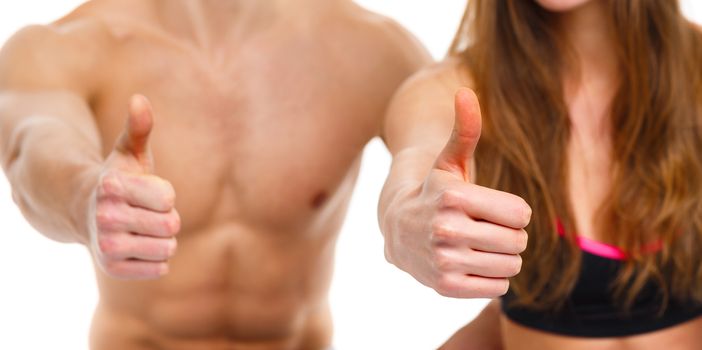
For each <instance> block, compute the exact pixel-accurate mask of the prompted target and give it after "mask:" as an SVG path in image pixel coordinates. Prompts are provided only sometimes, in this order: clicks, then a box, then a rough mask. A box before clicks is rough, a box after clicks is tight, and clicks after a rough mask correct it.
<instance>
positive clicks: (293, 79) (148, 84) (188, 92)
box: [93, 51, 384, 229]
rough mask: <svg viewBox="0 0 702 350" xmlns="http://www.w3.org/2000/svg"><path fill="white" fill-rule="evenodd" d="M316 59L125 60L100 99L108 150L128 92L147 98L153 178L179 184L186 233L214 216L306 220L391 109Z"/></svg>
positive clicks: (346, 177)
mask: <svg viewBox="0 0 702 350" xmlns="http://www.w3.org/2000/svg"><path fill="white" fill-rule="evenodd" d="M265 53H266V52H265V51H261V52H259V54H265ZM151 54H152V55H153V53H151ZM307 55H309V53H308V54H307ZM319 56H320V57H313V56H310V57H305V56H304V55H303V58H305V59H300V57H298V58H296V59H294V60H291V59H287V60H286V59H285V58H284V57H268V58H262V59H261V60H260V61H259V62H252V59H253V58H252V57H245V58H244V59H237V60H234V61H236V62H235V63H236V64H234V63H232V64H228V63H226V62H224V61H226V60H225V59H220V60H213V62H216V63H217V66H216V67H207V66H204V65H203V62H201V61H197V60H195V61H192V60H186V59H183V58H178V59H174V60H170V59H169V58H168V57H166V56H164V57H161V59H160V60H157V59H151V60H139V59H138V58H136V57H134V55H131V54H130V55H127V56H126V57H123V64H120V65H118V66H117V69H116V70H115V71H114V72H112V74H111V75H112V78H111V79H110V80H109V81H107V82H106V84H105V86H106V88H105V89H103V93H101V94H100V95H99V96H98V98H96V100H95V102H94V105H93V108H94V109H95V112H96V115H97V118H98V124H99V127H100V131H101V134H102V136H103V145H104V148H105V152H109V149H110V148H111V146H112V144H113V142H114V140H115V139H116V137H117V135H118V134H119V132H120V131H121V129H122V127H123V124H124V121H125V116H126V101H128V98H129V96H130V95H132V94H135V93H140V94H144V95H145V96H146V97H147V98H149V99H150V100H151V102H152V104H153V107H154V112H155V121H154V124H155V125H154V131H153V136H152V139H151V141H152V149H153V154H154V161H155V169H156V173H157V175H159V176H162V177H164V178H166V179H167V180H169V181H171V182H172V183H173V184H174V187H175V188H176V191H177V196H178V202H177V203H178V205H179V210H180V211H181V214H182V216H183V224H184V228H186V229H187V226H188V224H189V223H192V224H193V226H198V224H205V223H206V222H209V221H211V220H216V219H222V220H242V221H246V220H251V221H255V222H258V221H261V222H269V223H279V224H280V225H283V226H285V225H287V224H293V223H300V221H301V220H303V219H304V218H307V217H311V216H313V215H314V212H315V210H316V209H318V208H319V207H320V206H322V205H324V204H325V203H326V202H327V201H328V200H329V199H333V196H334V195H335V194H336V192H337V191H338V189H339V188H341V187H345V186H343V185H344V184H345V183H347V182H348V181H352V180H353V179H352V178H353V177H354V176H355V173H356V171H357V165H358V158H359V156H360V153H361V151H362V149H363V146H364V145H365V144H366V143H367V141H368V140H369V139H371V138H372V137H373V136H375V135H376V134H377V132H378V130H379V128H380V123H381V116H382V108H383V107H384V106H380V105H379V104H378V103H377V102H375V101H376V99H374V98H373V96H372V88H368V89H367V91H362V90H361V89H360V87H361V84H360V83H359V77H358V76H357V75H354V74H348V72H346V73H344V72H338V71H336V70H335V69H334V68H333V66H334V64H333V62H327V61H324V60H323V59H328V58H329V57H326V56H325V55H323V54H320V55H319ZM156 57H157V56H156ZM264 57H265V55H264ZM364 94H367V95H368V96H367V98H366V97H365V96H364ZM346 187H347V186H346ZM189 219H190V220H189ZM303 221H304V220H303Z"/></svg>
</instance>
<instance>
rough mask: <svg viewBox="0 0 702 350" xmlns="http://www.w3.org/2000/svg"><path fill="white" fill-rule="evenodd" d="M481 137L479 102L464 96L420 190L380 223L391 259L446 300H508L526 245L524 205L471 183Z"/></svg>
mask: <svg viewBox="0 0 702 350" xmlns="http://www.w3.org/2000/svg"><path fill="white" fill-rule="evenodd" d="M480 131H481V116H480V106H479V104H478V100H477V97H476V96H475V94H474V93H473V92H472V91H471V90H469V89H461V90H459V91H458V93H457V94H456V97H455V122H454V128H453V133H452V135H451V138H450V139H449V141H448V143H447V144H446V146H445V147H444V149H443V151H441V153H440V154H439V156H438V157H437V159H436V161H435V163H434V166H433V168H432V169H431V170H430V172H429V175H428V176H427V177H426V179H425V180H424V183H423V184H422V185H421V187H420V188H416V189H414V190H412V191H409V192H406V193H405V194H404V195H398V197H396V198H395V199H394V200H393V203H392V204H391V205H390V208H391V209H388V214H387V215H388V216H387V217H388V220H386V221H385V223H386V225H385V228H384V231H386V232H385V233H386V256H387V258H388V260H389V261H390V262H391V263H393V264H395V265H396V266H398V267H399V268H401V269H403V270H405V271H407V272H408V273H410V274H411V275H412V276H414V277H415V278H416V279H417V280H419V281H420V282H422V283H423V284H425V285H427V286H429V287H431V288H434V289H435V290H436V291H437V292H438V293H439V294H441V295H444V296H448V297H456V298H491V297H496V296H499V295H502V294H504V293H506V292H507V289H508V287H509V282H508V280H507V278H509V277H512V276H515V275H516V274H517V273H519V271H520V269H521V265H522V260H521V257H520V256H519V254H520V253H521V252H523V251H524V250H525V249H526V244H527V234H526V232H525V231H524V227H526V226H527V224H528V223H529V220H530V218H531V208H530V207H529V206H528V205H527V203H526V202H525V201H524V200H523V199H521V198H519V197H517V196H515V195H512V194H509V193H506V192H501V191H497V190H493V189H490V188H486V187H482V186H478V185H475V184H472V183H471V181H470V179H471V176H470V171H471V166H472V163H473V153H474V151H475V148H476V145H477V143H478V139H479V138H480Z"/></svg>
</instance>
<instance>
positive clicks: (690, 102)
mask: <svg viewBox="0 0 702 350" xmlns="http://www.w3.org/2000/svg"><path fill="white" fill-rule="evenodd" d="M460 86H468V87H470V88H472V89H474V90H475V92H476V93H477V96H478V98H479V100H480V107H481V110H482V116H483V118H482V136H480V142H479V143H478V144H477V149H476V150H475V154H474V157H472V159H471V162H472V166H474V167H475V172H471V176H470V177H471V178H473V179H474V180H475V181H476V182H477V184H480V185H483V186H487V187H490V188H493V189H497V190H500V191H504V192H508V193H512V194H515V195H517V196H519V197H522V198H523V199H525V200H526V201H527V203H528V204H529V205H530V206H531V208H532V210H533V215H532V217H531V223H530V224H529V226H527V229H526V230H527V232H529V243H528V248H527V249H526V251H525V252H524V253H523V254H522V257H523V266H522V269H521V272H520V273H519V274H518V275H517V276H516V277H514V278H511V279H510V289H509V292H508V293H507V294H506V295H505V296H504V297H503V298H502V299H501V301H494V302H493V303H491V304H490V305H489V306H488V307H487V308H486V309H485V310H484V311H483V312H482V313H481V315H480V316H479V317H478V318H476V319H475V320H474V321H473V322H471V323H470V324H469V325H467V326H466V327H464V328H463V329H462V330H460V331H459V332H458V333H456V334H455V335H454V337H453V338H451V339H450V340H449V341H448V343H446V344H445V346H444V347H445V348H446V349H473V348H475V349H490V348H494V349H499V348H504V349H509V350H512V349H514V350H518V349H547V350H548V349H588V350H591V349H635V350H644V349H698V348H699V347H700V346H702V338H700V334H702V333H701V332H702V318H701V317H699V316H702V254H700V249H701V248H702V155H701V154H700V151H702V126H701V123H700V118H702V113H701V111H702V34H700V29H699V28H697V27H695V26H694V25H692V24H691V23H689V22H688V21H687V20H685V19H684V18H683V16H682V15H681V13H680V8H679V4H678V3H677V2H676V1H660V0H535V1H524V0H471V1H470V6H469V8H468V10H467V11H466V15H465V16H464V19H463V22H462V24H461V26H460V29H459V31H458V34H457V36H456V38H455V40H454V44H453V48H452V50H451V55H450V57H449V58H448V59H447V60H446V61H445V62H443V63H442V64H440V65H439V66H437V67H434V68H432V69H430V70H427V71H425V72H423V73H421V74H420V75H418V76H416V77H415V78H414V79H412V80H410V81H409V82H407V83H406V84H405V86H404V87H403V88H402V89H401V90H400V91H399V92H398V93H397V95H396V97H395V102H394V103H393V106H392V107H391V108H390V110H389V112H388V113H389V114H388V121H387V125H386V130H388V133H389V135H388V136H386V139H387V141H388V144H389V147H390V149H391V151H393V153H394V154H395V159H394V165H393V168H394V173H393V174H391V179H390V180H389V181H388V185H386V188H385V190H384V191H385V192H384V197H385V202H386V204H385V205H383V202H382V201H381V211H380V213H381V226H382V228H383V232H384V233H385V235H386V238H387V237H389V236H390V237H391V238H387V239H386V241H389V243H387V244H388V245H390V248H387V249H386V250H388V251H389V253H388V255H389V260H390V261H391V262H393V263H395V264H396V265H398V266H400V267H401V268H403V269H405V270H407V271H409V272H410V273H413V275H415V277H417V278H418V279H420V281H422V282H425V281H423V280H422V278H420V276H421V274H420V273H414V272H415V271H418V270H419V269H414V270H413V267H412V264H411V263H404V262H403V261H410V259H408V258H405V256H408V255H409V254H410V253H406V254H404V255H402V254H395V253H393V251H394V250H393V248H392V245H393V244H395V243H394V242H395V241H398V239H397V237H396V236H393V234H392V232H393V230H395V228H396V227H400V226H402V224H401V223H400V221H398V220H395V221H393V219H392V218H393V217H394V216H393V215H390V214H387V213H395V212H397V213H400V212H401V211H400V210H399V209H397V208H399V207H400V205H399V204H396V203H397V202H399V201H398V200H396V199H395V197H398V196H400V197H401V195H398V194H397V193H393V192H398V193H399V192H400V191H393V189H392V188H390V189H389V187H391V186H389V185H391V184H392V183H398V182H401V181H398V180H397V179H393V177H395V178H397V177H399V176H400V175H398V174H399V171H398V170H397V169H399V168H400V167H402V165H401V164H400V161H399V160H398V158H399V157H401V154H402V153H403V152H402V151H403V150H408V149H410V147H408V146H407V144H408V142H405V144H403V141H400V142H399V144H402V146H398V145H397V144H398V141H397V139H398V138H400V139H401V137H398V136H397V135H393V133H392V131H393V130H395V129H397V128H396V127H395V125H396V124H398V123H401V122H405V123H416V122H417V121H422V122H423V123H425V125H424V126H423V127H422V129H423V130H426V131H424V134H432V133H433V131H432V130H434V129H432V128H431V127H427V125H435V124H441V125H443V126H442V127H440V128H436V129H442V130H443V132H444V135H445V134H447V133H448V131H447V130H446V129H447V127H446V124H447V122H446V120H449V119H450V117H451V114H452V110H451V108H450V107H448V105H447V103H446V102H445V101H446V100H450V94H451V93H452V92H453V91H456V89H458V88H459V87H460ZM439 101H441V102H439ZM460 103H461V102H460V101H457V106H458V108H457V109H460V108H462V107H460ZM428 112H429V113H432V114H433V115H432V118H434V119H433V120H440V121H432V119H429V117H428V116H424V117H421V116H418V114H419V113H428ZM457 113H458V112H457ZM457 120H458V119H457ZM432 123H434V124H432ZM478 126H479V124H478ZM456 130H457V129H455V130H454V131H456ZM459 131H460V130H459ZM433 134H434V135H436V134H437V133H433ZM428 144H429V143H427V145H428ZM428 147H429V146H427V147H425V149H429V148H428ZM415 148H421V147H419V146H417V147H415ZM468 148H470V147H468ZM434 149H435V150H436V148H434ZM443 152H444V153H445V152H446V150H444V151H443ZM405 153H406V152H405ZM444 153H442V154H441V155H440V156H439V160H438V161H437V162H440V160H441V159H442V157H444ZM435 154H436V153H435ZM427 158H428V157H427ZM405 162H407V161H405ZM417 162H420V161H417ZM435 167H436V165H435ZM415 173H417V171H415ZM466 173H467V172H466ZM427 187H431V186H427V185H426V183H425V185H424V187H423V189H422V190H421V191H424V190H425V189H426V188H427ZM408 193H409V192H408ZM408 196H409V195H408ZM387 203H391V204H387ZM387 208H389V209H387ZM405 213H406V212H405ZM398 215H399V214H398ZM453 233H454V235H455V232H453ZM444 236H446V235H444ZM405 242H409V241H405ZM408 245H411V243H409V244H408ZM386 247H387V246H386ZM397 251H399V250H397ZM403 259H404V260H403ZM398 262H399V263H398ZM441 265H451V264H446V263H444V264H441ZM483 270H484V269H483ZM426 275H427V276H429V274H426ZM466 275H469V274H466ZM483 276H486V274H483ZM495 277H502V275H499V274H498V275H496V276H495ZM426 281H431V279H430V278H426ZM425 284H428V285H432V284H431V282H425Z"/></svg>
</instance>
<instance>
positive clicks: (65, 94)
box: [0, 24, 180, 279]
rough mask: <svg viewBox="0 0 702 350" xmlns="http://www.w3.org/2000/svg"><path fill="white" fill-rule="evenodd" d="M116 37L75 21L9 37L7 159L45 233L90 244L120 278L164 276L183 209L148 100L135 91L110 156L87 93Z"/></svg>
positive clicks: (2, 96) (2, 108) (3, 61)
mask: <svg viewBox="0 0 702 350" xmlns="http://www.w3.org/2000/svg"><path fill="white" fill-rule="evenodd" d="M78 25H80V24H78ZM89 29H90V28H89ZM93 29H95V28H93ZM109 40H110V38H109V36H107V35H102V34H101V32H100V30H99V28H97V30H83V31H80V30H77V29H76V28H75V26H74V27H73V28H71V29H65V28H64V30H54V29H51V28H49V27H30V28H28V29H25V30H23V31H21V32H20V33H18V34H17V35H15V37H14V38H13V39H11V40H10V41H9V42H8V44H7V45H6V46H5V47H4V48H3V50H2V51H1V52H0V140H1V141H2V142H0V159H1V160H2V167H3V169H4V171H5V173H6V174H7V178H8V180H9V181H10V185H11V186H12V193H13V198H14V200H15V202H16V203H17V204H18V206H19V207H20V209H21V210H22V213H23V214H24V216H25V217H26V218H27V220H28V221H29V222H30V223H31V224H32V225H33V226H34V227H35V228H36V229H37V230H39V231H40V232H41V233H42V234H44V235H45V236H47V237H49V238H51V239H54V240H56V241H60V242H76V243H82V244H85V245H86V246H88V247H89V248H90V250H91V253H92V254H93V256H94V258H95V261H96V262H97V264H98V266H99V267H100V268H101V269H102V270H103V271H104V272H105V273H107V274H108V275H110V276H112V277H116V278H124V279H144V278H156V277H160V276H162V275H164V274H165V273H167V272H168V264H167V262H168V259H169V258H170V257H172V256H173V254H174V253H175V249H176V240H175V238H174V236H175V234H176V233H177V232H178V231H179V230H180V217H179V215H178V213H177V211H176V210H175V208H174V205H175V192H174V190H173V187H172V186H171V184H170V183H168V182H167V181H165V180H163V179H161V178H159V177H156V176H154V175H152V174H151V173H152V160H151V153H150V150H149V145H148V140H149V135H150V133H151V129H152V125H153V112H152V110H151V106H150V103H149V101H148V100H147V99H145V98H144V97H142V96H135V97H133V98H132V100H131V101H130V103H129V112H128V115H127V116H125V117H126V119H127V122H126V124H125V128H124V130H123V132H122V134H121V136H120V137H119V139H118V140H117V141H116V143H115V146H114V148H113V149H112V151H111V152H110V153H109V154H108V155H107V157H103V154H104V153H103V152H102V149H101V145H102V140H101V139H100V133H99V131H98V127H97V125H96V122H95V118H94V116H93V114H92V112H91V108H90V106H89V103H88V101H90V100H91V99H92V97H93V96H94V89H95V86H96V81H95V79H96V76H99V72H101V71H103V69H101V67H99V66H98V65H97V63H98V62H100V61H101V60H102V59H103V56H104V55H105V53H106V50H107V49H108V48H109V47H107V45H106V44H105V43H108V42H109ZM125 103H126V101H125Z"/></svg>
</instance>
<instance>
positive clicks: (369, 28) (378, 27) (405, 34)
mask: <svg viewBox="0 0 702 350" xmlns="http://www.w3.org/2000/svg"><path fill="white" fill-rule="evenodd" d="M353 6H355V5H353ZM349 13H350V15H349V20H348V22H347V23H348V24H349V26H350V28H349V29H350V32H351V33H354V35H355V36H356V37H357V40H358V42H357V43H358V44H359V46H362V47H363V48H364V49H365V50H364V51H366V53H367V52H368V51H370V52H372V54H373V56H374V59H375V60H379V61H381V65H382V66H383V67H384V70H385V71H387V72H391V73H392V72H393V71H394V73H396V74H399V75H403V79H404V78H406V77H407V76H408V75H411V74H413V73H414V72H416V71H417V70H419V69H420V68H422V67H424V66H426V65H428V64H430V63H432V62H433V59H432V58H431V56H430V55H429V53H428V51H427V50H426V49H425V48H424V46H423V45H422V44H421V43H420V42H419V40H417V39H416V38H415V37H414V36H413V35H412V34H411V33H410V32H409V31H408V30H407V29H405V28H404V27H402V26H401V25H400V24H398V23H397V22H395V21H394V20H392V19H390V18H388V17H385V16H382V15H380V14H377V13H374V12H371V11H368V10H365V9H363V8H360V7H357V6H355V7H354V9H353V10H351V11H349ZM366 57H368V56H366Z"/></svg>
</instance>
